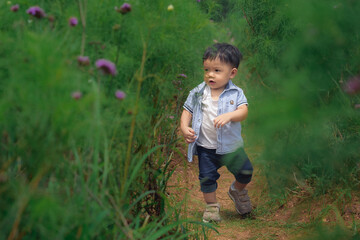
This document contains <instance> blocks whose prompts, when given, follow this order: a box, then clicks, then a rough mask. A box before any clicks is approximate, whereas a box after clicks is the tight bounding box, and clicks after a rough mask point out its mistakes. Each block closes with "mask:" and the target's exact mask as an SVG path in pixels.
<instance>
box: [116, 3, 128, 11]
mask: <svg viewBox="0 0 360 240" xmlns="http://www.w3.org/2000/svg"><path fill="white" fill-rule="evenodd" d="M115 10H116V11H117V12H119V13H121V14H126V13H128V12H131V5H130V4H129V3H124V4H123V5H121V7H120V8H118V7H115Z"/></svg>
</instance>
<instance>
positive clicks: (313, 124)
mask: <svg viewBox="0 0 360 240" xmlns="http://www.w3.org/2000/svg"><path fill="white" fill-rule="evenodd" d="M228 2H230V3H232V4H233V5H234V6H235V7H234V9H236V10H234V11H232V12H230V13H228V14H227V17H226V19H225V20H224V21H225V24H226V25H227V26H228V27H229V28H230V29H231V30H232V31H231V35H232V37H233V38H234V40H235V41H236V42H235V44H237V45H238V46H239V48H240V49H241V50H242V51H243V52H244V55H245V61H244V64H243V68H242V69H241V70H242V73H243V74H242V75H241V76H242V78H241V79H240V85H241V84H242V86H243V87H244V88H245V89H246V92H247V96H248V98H249V102H250V103H251V105H250V114H249V119H248V120H247V121H246V123H245V124H247V126H246V127H245V128H244V130H245V134H246V135H247V136H248V140H249V144H253V145H261V146H262V147H263V152H262V154H261V157H260V161H261V163H262V166H264V167H265V168H264V170H265V173H266V175H267V178H268V181H269V183H270V184H269V186H271V187H272V189H273V190H274V191H273V192H274V193H275V192H277V193H284V191H285V190H286V188H292V187H293V186H299V185H300V186H302V187H303V186H304V185H307V186H309V187H310V188H311V189H313V192H312V193H314V194H315V195H316V194H323V193H326V192H328V191H331V190H334V189H335V188H336V187H340V188H345V189H358V186H359V171H360V169H359V163H360V162H359V159H360V155H359V147H360V135H359V132H360V118H359V108H358V106H359V105H358V104H359V102H360V95H359V94H356V93H354V94H349V89H348V88H349V82H351V81H352V80H351V79H353V78H354V77H355V78H356V76H358V75H359V61H360V60H359V59H360V58H359V46H360V45H359V37H360V35H359V34H360V33H359V29H360V27H359V22H360V21H359V20H360V19H359V15H358V14H357V12H358V10H359V8H360V5H359V3H358V2H354V1H345V2H344V1H343V2H341V3H340V2H338V1H305V2H301V3H300V2H298V1H290V2H289V1H282V0H279V1H271V2H269V1H228ZM239 19H241V20H240V21H239ZM350 92H351V91H350ZM310 188H308V189H310Z"/></svg>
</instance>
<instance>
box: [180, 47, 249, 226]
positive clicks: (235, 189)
mask: <svg viewBox="0 0 360 240" xmlns="http://www.w3.org/2000/svg"><path fill="white" fill-rule="evenodd" d="M241 58H242V55H241V53H240V51H239V50H238V49H237V48H236V47H234V46H233V45H230V44H227V43H216V44H214V45H213V46H211V47H209V48H207V50H206V51H205V53H204V56H203V65H204V82H203V83H201V84H199V85H198V86H197V87H196V88H194V89H193V90H191V91H190V94H189V96H188V98H187V100H186V102H185V104H184V110H183V112H182V115H181V123H180V127H181V131H182V134H183V136H184V138H185V141H186V142H187V143H188V144H189V147H188V161H189V162H192V158H193V155H195V154H197V155H198V159H199V180H200V186H201V191H202V192H203V196H204V200H205V202H206V204H207V205H206V209H205V212H204V215H203V221H204V222H209V221H215V222H218V221H220V220H221V218H220V204H219V203H218V202H217V199H216V189H217V179H218V178H219V177H220V174H219V173H218V169H219V168H220V167H222V166H226V167H227V168H228V170H229V171H230V172H231V173H232V174H233V175H234V177H235V181H234V182H233V183H232V184H231V186H230V188H229V192H228V195H229V197H230V198H231V199H232V200H233V201H234V203H235V208H236V211H237V212H238V213H239V214H240V215H247V214H249V213H250V212H251V208H252V207H251V202H250V198H249V196H248V194H247V190H246V189H245V187H246V185H247V184H248V183H249V182H250V181H251V177H252V171H253V167H252V165H251V163H250V161H249V158H248V157H247V155H246V153H245V151H244V149H243V139H242V137H241V124H240V122H241V121H243V120H245V119H246V117H247V115H248V106H247V105H248V103H247V99H246V97H245V95H244V93H243V90H242V89H241V88H239V87H237V86H236V85H235V84H234V83H232V81H231V79H233V78H234V77H235V76H236V74H237V72H238V67H239V64H240V61H241ZM190 123H191V127H190Z"/></svg>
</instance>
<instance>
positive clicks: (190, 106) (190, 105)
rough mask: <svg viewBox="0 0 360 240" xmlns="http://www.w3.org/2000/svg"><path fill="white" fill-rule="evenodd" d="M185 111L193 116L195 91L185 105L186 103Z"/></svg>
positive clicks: (190, 94) (191, 92)
mask: <svg viewBox="0 0 360 240" xmlns="http://www.w3.org/2000/svg"><path fill="white" fill-rule="evenodd" d="M183 107H184V109H185V110H187V111H189V112H190V113H191V114H193V109H194V91H193V90H192V91H190V93H189V96H188V97H187V99H186V101H185V103H184V106H183Z"/></svg>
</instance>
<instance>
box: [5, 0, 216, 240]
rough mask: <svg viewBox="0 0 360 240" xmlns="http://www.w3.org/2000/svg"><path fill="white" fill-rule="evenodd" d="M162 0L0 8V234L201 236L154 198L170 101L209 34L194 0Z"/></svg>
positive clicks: (160, 187)
mask: <svg viewBox="0 0 360 240" xmlns="http://www.w3.org/2000/svg"><path fill="white" fill-rule="evenodd" d="M169 4H170V2H169V1H166V0H156V1H151V2H150V1H142V0H134V1H131V11H129V12H127V13H123V14H121V13H120V12H119V11H120V8H121V5H118V6H116V5H114V3H113V1H110V0H104V1H86V0H78V1H69V0H55V1H40V2H39V1H34V0H33V1H27V0H26V1H25V0H19V1H18V5H19V9H18V10H17V11H14V10H13V8H12V6H13V5H12V4H11V2H10V1H8V2H6V3H5V2H4V1H3V2H1V3H0V13H1V15H2V19H3V20H2V21H1V23H0V32H1V34H0V43H1V44H0V56H1V60H0V86H1V88H0V118H1V119H2V120H1V122H0V134H1V145H0V195H1V199H0V206H1V207H0V229H1V231H0V239H5V238H8V239H14V238H22V237H24V238H26V239H65V238H66V239H93V238H101V239H109V238H117V239H125V238H126V239H140V238H141V239H157V238H159V237H162V238H164V239H166V238H171V239H184V238H187V237H189V236H191V235H194V234H195V235H196V236H198V235H201V232H200V233H198V232H196V231H195V232H189V231H186V229H187V228H190V229H196V227H193V225H194V223H193V222H191V221H190V220H181V218H180V215H179V214H177V213H176V212H173V211H172V210H171V209H168V210H167V211H165V209H166V204H167V202H166V196H165V194H166V183H167V180H168V178H169V177H170V176H171V173H172V171H170V170H169V169H168V166H169V162H170V161H171V157H172V151H173V148H174V146H175V143H176V141H177V136H176V126H177V121H178V120H177V119H178V118H179V114H180V109H181V104H182V101H183V100H184V95H186V94H187V91H186V90H187V89H189V88H191V87H192V86H194V85H196V83H197V81H198V79H201V78H199V76H200V74H201V71H200V66H201V54H202V52H203V50H204V49H205V47H206V46H207V45H209V44H210V43H212V39H214V38H216V36H218V35H217V34H218V33H216V31H215V25H214V24H212V23H211V22H210V21H208V19H207V16H206V15H205V14H203V13H202V12H201V11H200V8H199V6H198V4H197V2H196V1H187V2H183V1H180V0H175V1H172V2H171V4H173V6H174V10H173V11H168V10H167V6H168V5H169ZM35 5H37V6H38V7H40V8H41V9H43V10H44V12H45V14H46V15H45V16H31V15H30V14H28V13H26V11H27V10H28V9H29V8H30V7H32V6H35ZM10 8H11V10H10ZM116 10H118V11H116ZM70 17H75V18H76V19H77V20H78V24H76V20H75V19H72V20H71V25H69V19H70ZM215 33H216V34H215ZM219 35H220V34H219ZM79 56H82V57H84V56H87V57H88V60H84V59H83V60H81V61H80V60H77V58H78V57H79ZM98 59H106V60H108V61H110V62H106V63H105V65H102V66H101V67H99V66H95V62H96V60H98ZM78 61H79V62H78ZM89 63H90V64H89ZM111 63H114V64H115V66H116V73H115V72H114V71H113V70H114V69H111V71H110V68H111V66H110V65H109V64H111ZM107 64H108V65H107ZM97 68H99V69H97ZM107 73H110V74H107ZM179 74H185V75H181V76H179ZM117 90H121V94H120V95H119V94H118V93H117ZM118 92H119V91H118ZM183 226H187V227H183ZM204 226H206V225H204Z"/></svg>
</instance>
